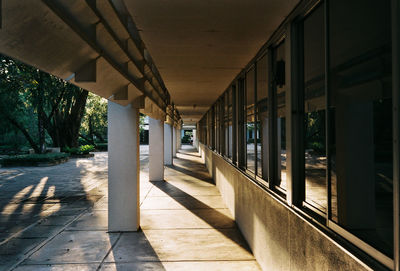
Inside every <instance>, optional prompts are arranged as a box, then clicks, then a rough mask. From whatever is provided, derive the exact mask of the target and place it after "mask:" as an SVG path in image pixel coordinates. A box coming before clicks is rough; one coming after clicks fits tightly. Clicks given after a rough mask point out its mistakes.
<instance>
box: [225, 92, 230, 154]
mask: <svg viewBox="0 0 400 271" xmlns="http://www.w3.org/2000/svg"><path fill="white" fill-rule="evenodd" d="M228 104H229V92H228V91H225V93H224V155H225V156H227V157H228V156H229V153H228V152H229V151H228V150H229V110H228Z"/></svg>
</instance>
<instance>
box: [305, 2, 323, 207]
mask: <svg viewBox="0 0 400 271" xmlns="http://www.w3.org/2000/svg"><path fill="white" fill-rule="evenodd" d="M303 26H304V27H303V29H304V88H303V89H304V93H303V96H304V148H303V149H304V170H305V172H304V176H305V186H306V187H305V188H306V190H305V200H306V202H307V203H308V204H310V205H311V206H313V207H315V208H317V209H318V210H320V211H322V212H326V206H327V193H326V166H327V161H326V136H325V112H326V110H325V108H326V106H325V103H326V101H325V100H326V99H325V42H324V40H325V31H324V7H323V5H321V6H319V7H318V8H317V9H316V10H315V11H313V12H312V13H311V14H310V15H309V16H308V17H307V18H306V19H305V20H304V24H303Z"/></svg>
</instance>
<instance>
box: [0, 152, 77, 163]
mask: <svg viewBox="0 0 400 271" xmlns="http://www.w3.org/2000/svg"><path fill="white" fill-rule="evenodd" d="M67 157H69V154H68V153H63V152H57V153H45V154H23V155H15V156H9V157H6V158H3V159H2V160H0V163H1V164H2V165H3V166H11V165H37V164H38V163H53V162H57V161H59V160H62V159H65V158H67Z"/></svg>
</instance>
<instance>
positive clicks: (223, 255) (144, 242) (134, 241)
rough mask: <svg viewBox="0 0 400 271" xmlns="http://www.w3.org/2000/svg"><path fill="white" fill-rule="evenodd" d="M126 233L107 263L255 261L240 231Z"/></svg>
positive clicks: (195, 230)
mask: <svg viewBox="0 0 400 271" xmlns="http://www.w3.org/2000/svg"><path fill="white" fill-rule="evenodd" d="M143 233H144V234H136V233H132V234H123V235H122V236H121V238H120V240H119V241H118V243H117V244H116V245H115V247H114V248H113V250H112V252H111V253H110V255H109V256H108V257H107V258H106V260H105V262H136V261H150V260H153V261H154V260H160V261H205V260H209V261H210V260H212V261H219V260H232V261H237V260H253V259H254V257H253V255H252V254H251V252H250V250H249V248H248V246H247V244H246V242H245V241H244V239H243V238H242V237H241V235H240V233H239V232H238V230H237V229H220V230H216V229H190V230H187V229H176V230H143Z"/></svg>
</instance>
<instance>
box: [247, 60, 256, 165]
mask: <svg viewBox="0 0 400 271" xmlns="http://www.w3.org/2000/svg"><path fill="white" fill-rule="evenodd" d="M254 79H255V75H254V67H252V68H251V69H250V70H249V71H248V72H247V74H246V137H245V138H246V165H247V169H248V170H250V171H252V172H255V169H256V164H255V162H256V160H255V158H256V154H255V138H256V129H255V112H254V110H255V92H254Z"/></svg>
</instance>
